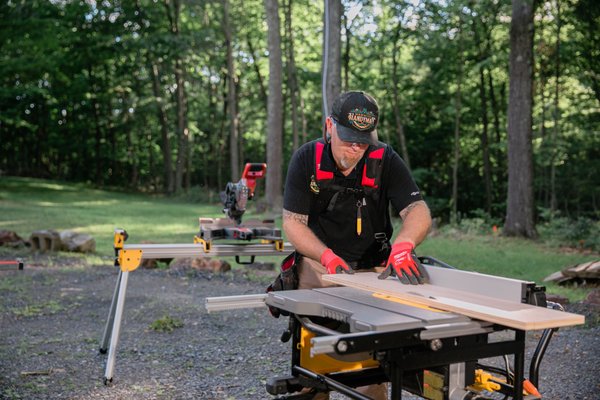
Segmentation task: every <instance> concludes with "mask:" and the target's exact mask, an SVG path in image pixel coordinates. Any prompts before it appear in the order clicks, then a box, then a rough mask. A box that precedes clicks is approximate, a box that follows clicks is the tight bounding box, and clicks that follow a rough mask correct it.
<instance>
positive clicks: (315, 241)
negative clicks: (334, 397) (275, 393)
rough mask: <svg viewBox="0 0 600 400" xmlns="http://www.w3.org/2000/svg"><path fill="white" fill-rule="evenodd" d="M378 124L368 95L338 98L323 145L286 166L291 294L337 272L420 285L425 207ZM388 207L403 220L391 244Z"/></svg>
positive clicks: (379, 389) (376, 390) (375, 391)
mask: <svg viewBox="0 0 600 400" xmlns="http://www.w3.org/2000/svg"><path fill="white" fill-rule="evenodd" d="M378 120H379V107H378V105H377V102H376V101H375V99H373V98H372V97H371V96H370V95H368V94H366V93H364V92H348V93H342V94H341V95H340V96H338V97H337V98H336V99H335V101H334V103H333V107H332V113H331V115H330V116H328V117H327V119H326V122H325V130H324V135H323V136H324V137H323V139H319V140H315V141H312V142H310V143H306V144H304V145H303V146H302V147H300V148H299V149H298V151H297V152H296V153H295V154H294V155H293V157H292V160H291V161H290V165H289V167H288V174H287V178H286V184H285V191H284V204H283V229H284V231H285V233H286V236H287V238H288V240H289V241H290V242H291V243H292V244H293V245H294V247H295V248H296V252H297V253H298V254H299V255H300V257H299V259H298V261H297V269H298V278H299V286H298V288H299V289H312V288H319V287H326V286H331V284H330V283H328V282H324V281H323V280H322V279H321V277H322V275H323V274H332V273H340V272H342V273H354V272H363V271H375V272H382V275H381V276H380V277H382V278H383V277H387V276H390V275H395V276H397V277H398V279H399V280H400V281H401V282H402V283H405V284H409V283H411V284H420V283H424V282H426V281H427V276H426V273H425V271H424V270H423V269H422V267H421V266H420V264H419V263H418V261H417V260H416V256H415V254H414V251H413V250H414V248H415V247H416V246H417V245H418V244H419V243H421V242H422V241H423V240H424V239H425V237H426V235H427V233H428V231H429V229H430V227H431V216H430V213H429V208H428V207H427V204H426V203H425V201H424V200H423V197H422V196H421V194H420V192H419V189H418V187H417V185H416V184H415V182H414V180H413V178H412V177H411V175H410V172H409V171H408V168H407V167H406V165H405V164H404V162H403V161H402V159H401V158H400V156H399V155H398V154H397V153H396V152H395V151H394V150H393V149H392V148H391V147H389V146H387V145H386V144H384V143H382V142H379V141H378V137H377V129H376V128H377V122H378ZM390 205H391V206H392V208H393V209H395V210H397V211H399V214H400V217H401V218H402V221H403V223H402V227H401V229H400V231H399V233H398V234H397V236H396V238H395V239H394V241H393V242H392V241H391V237H392V224H391V221H390V210H389V208H390ZM385 392H387V390H386V388H385V386H384V385H372V386H371V387H369V389H367V390H366V392H365V393H366V394H369V395H371V397H374V398H386V397H387V395H386V393H385Z"/></svg>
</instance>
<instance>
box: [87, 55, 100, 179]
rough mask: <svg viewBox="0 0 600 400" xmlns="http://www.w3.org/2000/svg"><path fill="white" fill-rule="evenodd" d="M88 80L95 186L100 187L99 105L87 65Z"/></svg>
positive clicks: (93, 80)
mask: <svg viewBox="0 0 600 400" xmlns="http://www.w3.org/2000/svg"><path fill="white" fill-rule="evenodd" d="M88 78H89V79H90V86H91V89H90V91H91V92H92V98H91V103H92V113H93V117H94V132H95V140H94V149H95V151H94V161H95V164H96V165H95V167H96V171H95V175H96V176H95V181H96V184H97V185H101V184H102V181H103V176H102V171H103V170H104V166H103V162H102V160H103V158H102V129H101V128H100V111H99V109H100V105H99V104H98V98H97V96H98V93H97V88H96V82H95V81H96V77H95V76H94V68H93V67H92V66H91V65H88Z"/></svg>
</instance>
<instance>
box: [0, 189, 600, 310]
mask: <svg viewBox="0 0 600 400" xmlns="http://www.w3.org/2000/svg"><path fill="white" fill-rule="evenodd" d="M221 207H222V206H221V203H220V202H219V201H218V199H215V202H214V203H212V204H193V203H191V202H189V201H187V202H186V201H183V200H181V199H176V198H175V199H173V198H167V197H159V196H150V195H142V194H130V193H124V192H117V191H107V190H97V189H93V188H90V187H88V186H86V185H82V184H71V183H60V182H55V181H47V180H40V179H28V178H11V177H0V229H6V230H11V231H15V232H17V234H19V235H20V236H21V237H23V238H25V239H27V238H29V235H30V234H31V233H32V232H33V231H36V230H42V229H55V230H59V231H60V230H73V231H76V232H81V233H87V234H90V235H92V236H93V237H94V238H95V240H96V251H97V253H99V255H105V256H111V255H112V254H113V249H112V243H113V231H114V229H115V228H122V229H125V230H126V231H127V232H128V233H129V240H128V243H140V242H144V241H149V242H153V243H192V242H193V237H194V235H195V234H197V233H198V217H200V216H202V217H215V218H216V217H222V216H224V214H223V213H222V212H221ZM249 208H250V209H249V210H248V212H247V213H246V214H245V215H244V216H245V217H246V218H253V217H267V216H257V215H254V214H253V213H252V208H253V207H252V204H251V205H250V207H249ZM269 217H272V216H269ZM277 221H278V222H279V223H280V222H281V218H279V217H278V218H277ZM418 254H420V255H429V256H432V257H435V258H438V259H440V260H443V261H445V262H446V263H448V264H450V265H453V266H455V267H457V268H460V269H465V270H471V271H477V272H482V273H488V274H493V275H501V276H506V277H511V278H516V279H524V280H531V281H535V282H536V283H538V284H542V280H543V278H544V277H546V276H548V275H549V274H551V273H552V272H555V271H558V270H560V269H563V268H565V267H567V266H569V265H572V264H576V263H580V262H584V261H588V260H593V259H597V258H598V255H585V254H581V253H577V252H567V251H564V250H561V249H556V248H549V247H548V246H544V245H542V244H540V243H537V242H533V241H528V240H522V239H511V238H504V237H496V236H493V235H491V234H490V235H465V234H461V233H458V232H454V233H446V234H442V235H437V236H434V237H430V238H428V239H427V240H426V241H425V242H424V243H423V244H422V245H421V246H419V248H418ZM546 286H547V287H548V292H550V293H557V294H562V295H564V296H567V297H569V298H570V299H571V300H572V301H576V300H580V299H582V298H583V297H585V296H586V295H587V293H588V292H589V289H577V288H564V287H559V286H556V285H546Z"/></svg>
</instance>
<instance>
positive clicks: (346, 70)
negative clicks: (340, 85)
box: [342, 13, 351, 92]
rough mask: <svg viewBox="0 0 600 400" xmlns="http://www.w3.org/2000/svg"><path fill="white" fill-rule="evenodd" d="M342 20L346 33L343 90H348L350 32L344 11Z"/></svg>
mask: <svg viewBox="0 0 600 400" xmlns="http://www.w3.org/2000/svg"><path fill="white" fill-rule="evenodd" d="M342 14H343V15H342V18H343V20H344V32H345V33H346V42H345V43H344V91H345V92H346V91H348V90H349V89H348V85H349V83H348V82H349V75H350V39H351V32H350V26H349V25H348V18H347V16H346V13H342Z"/></svg>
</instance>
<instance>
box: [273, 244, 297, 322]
mask: <svg viewBox="0 0 600 400" xmlns="http://www.w3.org/2000/svg"><path fill="white" fill-rule="evenodd" d="M299 257H300V255H299V254H298V253H297V252H295V251H294V252H293V253H291V254H290V255H288V256H287V257H286V258H284V259H283V261H282V262H281V266H280V272H279V275H277V277H276V278H275V280H274V281H273V283H271V284H270V285H269V286H268V287H267V290H266V292H267V293H269V292H277V291H280V290H296V289H298V282H299V279H298V268H297V267H296V265H297V262H298V258H299ZM269 312H270V313H271V315H272V316H273V317H275V318H279V316H280V315H284V316H288V315H290V314H289V313H288V312H287V311H282V310H280V309H279V308H277V307H273V306H269Z"/></svg>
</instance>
